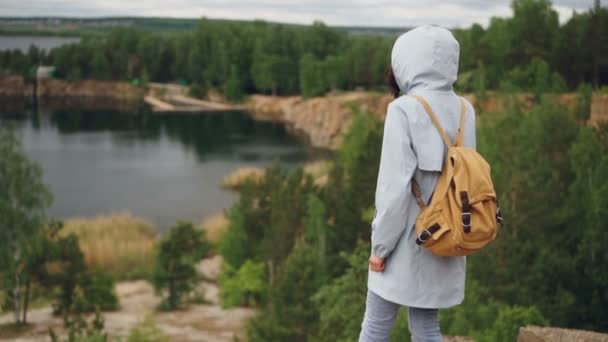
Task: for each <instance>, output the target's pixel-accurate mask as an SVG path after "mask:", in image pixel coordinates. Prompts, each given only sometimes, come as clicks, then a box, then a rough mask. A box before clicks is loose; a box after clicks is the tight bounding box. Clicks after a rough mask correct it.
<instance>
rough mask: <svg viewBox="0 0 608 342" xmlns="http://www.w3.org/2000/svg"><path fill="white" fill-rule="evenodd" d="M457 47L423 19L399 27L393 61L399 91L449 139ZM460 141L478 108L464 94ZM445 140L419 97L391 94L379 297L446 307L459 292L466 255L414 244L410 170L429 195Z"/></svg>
mask: <svg viewBox="0 0 608 342" xmlns="http://www.w3.org/2000/svg"><path fill="white" fill-rule="evenodd" d="M459 54H460V47H459V45H458V42H457V41H456V40H455V39H454V37H453V36H452V34H451V33H450V32H449V31H447V30H445V29H442V28H439V27H433V26H423V27H419V28H416V29H414V30H411V31H409V32H407V33H405V34H403V35H401V36H400V37H399V38H398V39H397V41H396V42H395V45H394V46H393V51H392V56H391V63H392V68H393V72H394V74H395V79H396V80H397V83H398V84H399V87H400V88H401V91H402V92H403V93H406V94H407V95H410V94H416V95H420V96H422V97H424V98H425V99H426V100H427V101H428V102H429V104H430V105H431V107H432V108H433V111H434V112H435V113H436V114H437V116H438V118H439V121H440V122H441V124H442V126H443V128H444V129H445V130H446V133H447V135H448V136H449V137H450V139H451V140H452V141H454V137H455V136H456V133H457V130H458V125H459V121H460V108H461V107H460V102H459V101H460V98H459V97H458V96H457V95H456V94H455V93H454V91H453V90H452V85H453V83H454V82H455V81H456V77H457V73H458V59H459ZM466 106H467V116H466V122H465V128H464V130H465V131H464V134H465V136H464V144H465V146H468V147H472V148H475V113H474V109H473V107H472V106H471V104H470V103H468V102H466ZM446 151H447V148H446V146H445V144H444V143H443V141H442V140H441V137H440V135H439V133H438V131H437V130H436V128H435V126H434V125H433V123H432V121H431V119H430V118H429V116H428V115H427V113H426V112H425V110H424V108H423V107H422V105H421V104H420V103H419V102H418V101H417V100H416V99H415V98H413V97H411V96H401V97H399V98H397V99H396V100H394V101H392V102H391V103H390V104H389V106H388V110H387V115H386V119H385V125H384V138H383V143H382V155H381V160H380V169H379V173H378V183H377V187H376V215H375V217H374V220H373V222H372V253H373V254H374V255H376V256H379V257H385V258H386V267H385V270H384V272H372V271H370V272H369V277H368V288H369V290H371V291H372V292H374V293H375V294H377V295H379V296H380V297H382V298H384V299H386V300H388V301H391V302H394V303H398V304H401V305H407V306H411V307H417V308H447V307H450V306H454V305H457V304H460V303H461V302H462V300H463V299H464V281H465V266H466V265H465V264H466V260H465V258H464V257H440V256H436V255H434V254H432V253H431V252H429V251H428V250H426V249H425V248H423V247H421V246H418V245H416V242H415V240H416V230H415V229H414V224H415V221H416V216H417V215H418V212H419V208H418V204H417V203H416V199H415V198H414V196H413V195H412V192H411V181H412V178H414V179H416V181H417V182H418V184H419V185H420V187H421V189H422V193H423V198H424V200H425V201H427V202H428V201H429V199H430V197H431V195H432V193H433V191H434V189H435V185H436V184H437V179H438V177H439V174H440V172H441V169H442V166H443V161H444V158H445V153H446Z"/></svg>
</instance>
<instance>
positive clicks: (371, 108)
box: [248, 91, 608, 150]
mask: <svg viewBox="0 0 608 342" xmlns="http://www.w3.org/2000/svg"><path fill="white" fill-rule="evenodd" d="M464 97H465V98H466V99H467V100H469V101H470V102H471V103H473V105H474V106H475V108H476V111H477V113H478V115H479V113H484V114H488V113H492V112H497V111H501V110H504V109H505V108H508V107H509V105H510V104H511V103H513V102H515V103H516V104H517V106H518V107H519V108H520V109H521V110H522V111H524V112H527V111H530V110H531V109H532V108H533V107H534V96H533V95H532V94H517V95H515V96H495V95H493V94H492V93H488V94H487V95H486V96H484V97H482V98H476V97H475V96H474V95H465V96H464ZM391 100H392V98H391V96H389V95H386V94H381V93H372V92H364V91H357V92H346V93H341V94H329V95H326V96H324V97H315V98H311V99H303V98H302V97H301V96H289V97H278V96H264V95H254V96H251V98H250V99H249V102H248V109H249V110H250V112H251V113H252V115H253V116H254V117H255V118H256V119H258V120H270V121H275V122H281V123H284V124H286V125H287V126H289V127H291V128H293V129H295V130H296V131H299V132H301V133H303V135H305V136H306V137H307V138H308V139H309V140H310V143H311V145H313V146H315V147H322V148H329V149H334V150H335V149H337V148H338V147H340V144H341V143H342V137H343V133H344V132H346V131H347V130H348V128H349V127H350V124H351V122H352V117H353V113H354V109H355V108H359V109H361V110H364V111H367V112H371V113H374V114H376V115H378V116H379V117H380V118H383V117H384V115H385V113H386V107H387V106H388V104H389V103H390V102H391ZM553 101H554V102H555V103H558V104H559V105H562V106H565V107H568V108H573V107H574V106H575V105H576V95H575V94H563V95H555V99H553ZM595 101H596V98H594V102H595ZM597 106H598V108H601V109H603V110H605V114H601V115H605V116H606V118H607V120H608V97H607V99H606V102H605V103H601V104H598V105H597ZM597 115H599V114H597ZM597 115H596V116H597Z"/></svg>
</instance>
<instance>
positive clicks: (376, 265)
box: [369, 255, 386, 272]
mask: <svg viewBox="0 0 608 342" xmlns="http://www.w3.org/2000/svg"><path fill="white" fill-rule="evenodd" d="M385 264H386V263H385V261H384V259H382V258H379V257H377V256H375V255H372V256H370V257H369V269H370V270H371V271H372V272H384V265H385Z"/></svg>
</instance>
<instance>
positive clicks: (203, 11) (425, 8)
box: [0, 0, 593, 27]
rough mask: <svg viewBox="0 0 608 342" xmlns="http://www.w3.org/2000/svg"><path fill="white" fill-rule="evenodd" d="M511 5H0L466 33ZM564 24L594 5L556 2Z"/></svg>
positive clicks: (15, 0)
mask: <svg viewBox="0 0 608 342" xmlns="http://www.w3.org/2000/svg"><path fill="white" fill-rule="evenodd" d="M510 3H511V1H510V0H392V1H387V0H0V16H70V17H72V16H77V17H98V16H161V17H179V18H197V17H202V16H205V17H208V18H226V19H246V20H252V19H264V20H269V21H278V22H289V23H300V24H310V23H312V22H313V21H314V20H316V19H319V20H322V21H324V22H325V23H327V24H329V25H356V26H398V27H404V26H415V25H421V24H437V25H442V26H447V27H463V26H469V25H470V24H472V23H475V22H477V23H481V24H482V25H484V26H485V25H486V24H487V23H488V20H489V18H491V17H493V16H501V17H504V16H510V15H511V9H510V7H509V4H510ZM553 5H554V7H555V9H556V10H557V11H558V13H559V14H560V21H561V22H564V21H565V20H567V19H568V18H569V17H570V16H571V15H572V11H573V10H576V11H585V10H587V9H588V8H589V7H591V6H592V5H593V0H554V1H553Z"/></svg>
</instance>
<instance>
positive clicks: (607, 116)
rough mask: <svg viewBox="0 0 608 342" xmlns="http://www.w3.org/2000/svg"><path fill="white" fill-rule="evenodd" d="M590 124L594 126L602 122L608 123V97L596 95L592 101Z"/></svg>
mask: <svg viewBox="0 0 608 342" xmlns="http://www.w3.org/2000/svg"><path fill="white" fill-rule="evenodd" d="M589 122H590V123H591V124H592V125H595V124H598V123H600V122H608V95H595V96H593V100H592V101H591V117H590V118H589Z"/></svg>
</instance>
